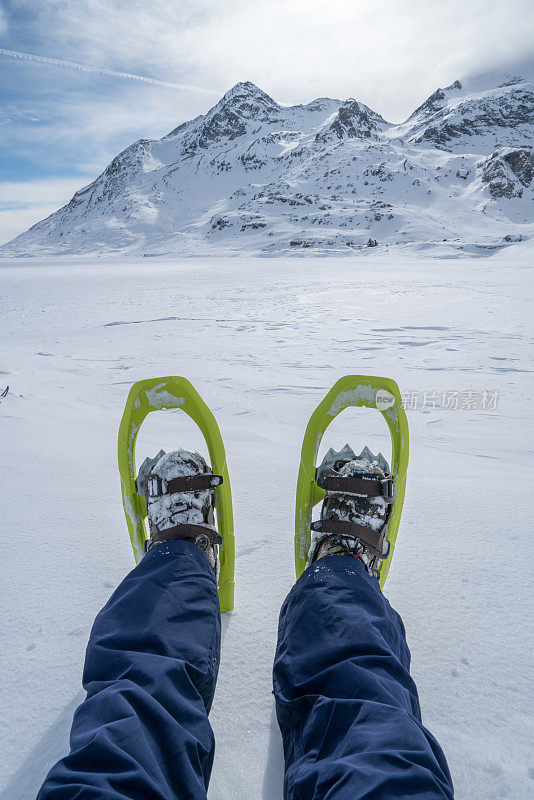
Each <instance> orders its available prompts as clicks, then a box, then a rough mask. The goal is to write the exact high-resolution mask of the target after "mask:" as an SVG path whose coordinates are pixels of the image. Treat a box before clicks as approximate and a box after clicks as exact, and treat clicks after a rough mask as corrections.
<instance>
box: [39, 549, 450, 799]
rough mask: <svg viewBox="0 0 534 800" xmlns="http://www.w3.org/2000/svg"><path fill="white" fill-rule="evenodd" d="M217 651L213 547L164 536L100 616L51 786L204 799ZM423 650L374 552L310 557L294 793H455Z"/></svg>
mask: <svg viewBox="0 0 534 800" xmlns="http://www.w3.org/2000/svg"><path fill="white" fill-rule="evenodd" d="M219 651H220V613H219V603H218V597H217V588H216V584H215V579H214V575H213V571H212V569H211V566H210V564H209V562H208V559H207V557H206V555H205V554H204V553H203V552H202V551H201V550H200V549H199V548H198V547H197V546H196V545H194V544H191V543H190V542H184V541H177V542H168V543H165V544H159V545H157V546H156V547H153V548H152V549H151V550H150V552H149V553H148V554H147V555H146V556H145V557H144V558H143V560H142V561H141V562H140V564H139V565H138V566H137V567H136V568H135V569H134V570H133V571H132V572H131V573H130V574H129V575H128V576H127V577H126V578H125V579H124V581H123V582H122V583H121V585H120V586H119V587H118V588H117V590H116V591H115V593H114V594H113V595H112V597H111V598H110V600H109V602H108V603H107V604H106V606H105V607H104V608H103V609H102V611H101V612H100V613H99V615H98V616H97V618H96V621H95V624H94V626H93V630H92V632H91V637H90V640H89V644H88V647H87V655H86V661H85V669H84V676H83V684H84V687H85V689H86V691H87V698H86V700H85V701H84V702H83V703H82V704H81V706H80V707H79V708H78V709H77V711H76V713H75V715H74V720H73V724H72V731H71V740H70V747H71V751H70V754H69V755H68V756H66V757H65V758H63V759H62V760H61V761H59V762H58V763H57V764H56V765H55V766H54V767H53V768H52V769H51V771H50V772H49V774H48V777H47V778H46V780H45V782H44V784H43V786H42V788H41V791H40V793H39V796H38V800H97V799H98V800H206V791H207V787H208V782H209V778H210V773H211V768H212V764H213V753H214V738H213V732H212V729H211V726H210V723H209V721H208V712H209V710H210V707H211V703H212V699H213V694H214V691H215V683H216V680H217V670H218V665H219ZM409 660H410V654H409V650H408V647H407V645H406V641H405V638H404V627H403V624H402V622H401V619H400V617H399V616H398V614H397V613H396V612H395V611H393V609H392V608H391V606H390V605H389V603H388V601H387V600H386V599H385V598H384V596H383V595H382V593H381V592H380V590H379V588H378V583H377V581H376V580H375V579H374V578H371V577H370V576H369V575H368V573H367V572H366V570H365V568H364V566H363V564H362V563H361V562H359V561H356V560H354V559H352V558H348V557H346V556H327V557H326V558H323V559H321V560H320V561H319V562H318V563H316V564H313V565H312V566H311V567H309V568H308V569H307V570H306V572H305V573H304V574H303V575H302V577H301V578H300V579H299V580H298V581H297V583H296V584H295V586H294V587H293V589H292V590H291V592H290V593H289V596H288V598H287V599H286V601H285V603H284V605H283V608H282V611H281V614H280V626H279V637H278V647H277V652H276V658H275V663H274V689H275V696H276V707H277V714H278V721H279V724H280V728H281V731H282V737H283V741H284V753H285V792H284V794H285V797H286V798H288V799H289V798H290V799H291V800H364V798H365V800H371V798H372V800H386V798H387V800H398V798H419V800H431V799H432V800H435V799H437V798H452V795H453V790H452V783H451V778H450V775H449V771H448V768H447V763H446V761H445V757H444V755H443V753H442V751H441V749H440V747H439V745H438V744H437V742H436V740H435V739H434V738H433V737H432V736H431V734H430V733H429V732H428V731H427V730H426V729H425V728H424V727H423V725H422V724H421V715H420V710H419V703H418V699H417V690H416V687H415V685H414V683H413V681H412V679H411V678H410V674H409ZM247 800H248V799H247Z"/></svg>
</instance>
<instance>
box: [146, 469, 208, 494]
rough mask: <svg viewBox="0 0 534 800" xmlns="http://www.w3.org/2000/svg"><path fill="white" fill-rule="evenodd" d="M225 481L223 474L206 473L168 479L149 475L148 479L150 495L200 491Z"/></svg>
mask: <svg viewBox="0 0 534 800" xmlns="http://www.w3.org/2000/svg"><path fill="white" fill-rule="evenodd" d="M222 482H223V479H222V475H212V474H211V472H210V473H207V472H206V473H204V474H202V475H185V476H184V477H182V478H173V479H172V480H170V481H166V480H165V479H164V478H160V477H159V475H149V476H148V481H147V493H148V497H161V496H162V495H164V494H174V493H175V492H198V491H200V490H201V489H215V488H216V487H217V486H220V485H221V483H222Z"/></svg>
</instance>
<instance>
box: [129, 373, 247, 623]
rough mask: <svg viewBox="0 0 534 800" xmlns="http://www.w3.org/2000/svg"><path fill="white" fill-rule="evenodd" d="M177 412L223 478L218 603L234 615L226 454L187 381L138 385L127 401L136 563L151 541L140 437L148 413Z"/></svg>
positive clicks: (218, 497)
mask: <svg viewBox="0 0 534 800" xmlns="http://www.w3.org/2000/svg"><path fill="white" fill-rule="evenodd" d="M172 408H179V409H181V410H182V411H184V412H185V413H186V414H187V415H188V416H189V417H191V419H192V420H193V421H194V422H195V423H196V424H197V425H198V427H199V428H200V430H201V432H202V434H203V436H204V439H205V440H206V445H207V447H208V452H209V457H210V462H211V467H212V469H213V472H214V473H216V474H218V475H221V476H222V478H223V483H222V485H221V486H218V487H217V488H216V489H215V512H216V514H217V528H218V531H219V533H220V535H221V536H222V539H223V544H222V546H221V548H220V552H219V559H220V563H221V571H220V576H219V602H220V605H221V611H231V610H232V609H233V607H234V560H235V541H234V521H233V512H232V492H231V489H230V478H229V476H228V468H227V466H226V453H225V450H224V444H223V440H222V437H221V433H220V431H219V426H218V425H217V422H216V420H215V417H214V416H213V414H212V412H211V411H210V409H209V408H208V406H207V405H206V403H205V402H204V401H203V400H202V398H201V397H200V395H199V394H198V392H197V391H196V389H195V388H194V386H193V385H192V384H191V383H190V382H189V381H188V380H186V378H180V377H175V376H169V377H166V378H149V379H147V380H143V381H138V382H137V383H134V385H133V386H132V388H131V389H130V392H129V394H128V399H127V400H126V406H125V408H124V413H123V415H122V419H121V423H120V427H119V441H118V455H119V473H120V478H121V489H122V504H123V507H124V513H125V515H126V524H127V525H128V532H129V534H130V540H131V543H132V548H133V551H134V557H135V562H136V564H137V563H139V561H140V560H141V558H142V557H143V555H144V553H145V540H146V539H147V532H146V528H145V522H144V520H145V517H146V515H147V506H146V500H145V498H144V497H143V496H142V495H141V494H139V493H138V491H137V485H136V476H137V471H136V466H135V443H136V440H137V434H138V433H139V430H140V428H141V425H142V424H143V422H144V420H145V419H146V417H147V416H148V414H150V413H151V412H153V411H161V410H162V409H172Z"/></svg>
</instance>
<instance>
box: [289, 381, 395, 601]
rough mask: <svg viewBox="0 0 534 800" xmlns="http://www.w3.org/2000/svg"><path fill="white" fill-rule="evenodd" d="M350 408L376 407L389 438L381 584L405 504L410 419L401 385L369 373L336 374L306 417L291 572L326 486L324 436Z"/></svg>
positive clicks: (304, 551) (299, 561) (300, 559)
mask: <svg viewBox="0 0 534 800" xmlns="http://www.w3.org/2000/svg"><path fill="white" fill-rule="evenodd" d="M349 406H365V407H367V408H376V409H378V410H379V411H380V412H381V414H382V416H383V417H384V419H385V420H386V423H387V426H388V428H389V433H390V436H391V450H392V453H391V474H392V476H393V504H392V508H391V514H390V515H389V518H388V521H387V523H386V524H387V531H386V539H387V540H388V542H389V553H388V555H387V557H386V558H385V559H384V561H383V562H382V566H381V569H380V587H381V588H382V587H383V586H384V583H385V581H386V578H387V574H388V571H389V567H390V564H391V559H392V557H393V551H394V549H395V541H396V539H397V533H398V530H399V524H400V519H401V514H402V506H403V503H404V493H405V489H406V472H407V469H408V452H409V434H408V420H407V419H406V414H405V411H404V408H403V407H402V402H401V396H400V392H399V387H398V386H397V384H396V383H395V381H394V380H392V379H391V378H377V377H374V376H371V375H346V376H345V377H344V378H340V380H339V381H337V383H336V384H334V386H333V387H332V388H331V389H330V391H329V392H328V394H327V395H326V397H324V399H323V400H322V401H321V402H320V403H319V405H318V406H317V408H316V409H315V411H314V412H313V414H312V415H311V417H310V420H309V422H308V426H307V428H306V433H305V435H304V441H303V443H302V451H301V457H300V468H299V476H298V481H297V500H296V509H295V572H296V575H297V578H299V577H300V575H301V574H302V572H303V571H304V569H305V567H306V560H307V556H308V550H309V548H310V540H311V533H310V531H311V522H312V511H313V508H314V506H316V505H317V503H320V502H321V501H322V500H323V498H324V496H325V491H324V489H322V488H320V487H319V486H318V485H317V483H316V482H315V475H316V468H317V455H318V453H319V447H320V445H321V440H322V438H323V435H324V433H325V431H326V429H327V428H328V426H329V425H330V423H331V422H332V420H333V419H334V418H335V417H337V415H338V414H340V413H341V411H344V410H345V409H346V408H348V407H349Z"/></svg>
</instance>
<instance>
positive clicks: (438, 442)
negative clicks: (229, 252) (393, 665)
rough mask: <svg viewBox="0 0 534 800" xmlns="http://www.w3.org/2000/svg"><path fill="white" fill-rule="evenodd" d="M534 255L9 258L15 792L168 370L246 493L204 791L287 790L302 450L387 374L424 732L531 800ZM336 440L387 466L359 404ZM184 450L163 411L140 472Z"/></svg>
mask: <svg viewBox="0 0 534 800" xmlns="http://www.w3.org/2000/svg"><path fill="white" fill-rule="evenodd" d="M325 102H326V101H325ZM266 113H267V112H266ZM284 113H285V111H284ZM295 113H296V112H295ZM303 113H304V112H303ZM532 256H533V253H532V249H530V245H529V243H519V244H517V245H516V246H515V247H514V248H510V249H508V250H506V251H502V252H498V253H496V254H495V255H493V256H492V257H491V258H487V259H484V260H480V261H477V260H467V259H465V258H460V259H458V260H455V261H451V260H446V261H439V260H436V259H427V258H425V257H424V256H421V255H419V256H418V257H414V256H409V255H406V254H404V255H403V254H402V253H399V252H397V253H395V254H392V253H390V254H389V256H386V255H384V254H381V253H379V252H377V251H376V250H370V251H368V256H367V257H365V258H357V259H354V258H353V259H343V260H340V259H328V258H327V259H320V260H309V259H308V260H305V261H303V260H299V259H284V258H280V259H277V260H274V261H269V262H265V261H260V262H258V261H257V260H252V259H246V258H239V259H237V258H234V259H228V258H227V259H222V260H214V259H211V260H210V259H200V258H199V259H194V260H187V259H184V260H176V259H174V260H165V259H161V260H157V261H153V260H148V261H147V260H146V259H144V260H133V259H130V260H125V259H122V260H121V259H115V260H108V261H106V260H89V259H86V260H84V259H80V258H78V259H71V260H65V261H62V262H61V263H58V262H57V261H54V260H34V261H33V262H21V261H18V262H16V263H14V262H13V261H3V262H0V283H1V294H0V296H1V304H2V313H1V316H0V336H1V337H2V343H3V346H2V348H1V351H0V352H1V353H2V355H1V360H0V392H1V390H2V389H4V388H5V386H7V385H9V392H8V394H7V396H6V397H5V398H0V417H1V427H2V453H3V463H4V470H3V477H2V481H1V484H0V497H1V503H2V513H3V522H4V525H3V530H4V540H3V545H4V546H3V552H2V558H1V559H0V582H1V585H2V615H3V636H4V638H3V646H2V648H1V649H0V671H1V674H2V684H1V705H2V716H1V723H2V728H1V738H2V741H1V744H0V748H1V752H2V756H3V757H2V762H1V770H2V786H3V792H2V793H1V798H2V800H28V798H31V797H33V796H34V795H35V793H36V791H37V788H38V786H39V784H40V782H41V780H42V779H43V777H44V775H45V773H46V771H47V769H48V767H49V766H50V765H51V763H52V762H53V761H54V760H55V759H56V758H58V757H59V756H60V755H62V754H63V753H64V752H65V750H66V748H67V737H68V730H69V726H70V721H71V718H72V713H73V711H74V708H75V706H76V705H77V704H78V703H79V702H80V701H81V700H82V698H83V692H82V691H81V687H80V680H81V670H82V664H83V656H84V649H85V644H86V641H87V638H88V634H89V630H90V626H91V623H92V620H93V618H94V615H95V614H96V612H97V611H98V609H99V608H100V607H101V606H102V605H103V604H104V602H105V601H106V600H107V598H108V596H109V595H110V593H111V592H112V590H113V588H114V587H115V586H116V585H117V584H118V583H119V581H120V580H121V578H122V577H123V576H124V575H125V574H126V572H127V571H128V570H129V569H130V568H131V566H132V565H133V556H132V551H131V547H130V543H129V539H128V533H127V529H126V523H125V519H124V514H123V510H122V504H121V497H120V483H119V476H118V469H117V465H116V460H117V456H116V437H117V430H118V425H119V420H120V417H121V414H122V410H123V407H124V403H125V401H126V397H127V394H128V390H129V388H130V386H131V384H132V383H133V382H134V381H135V380H139V379H141V378H146V377H153V376H158V375H165V376H166V375H171V374H176V375H184V376H186V377H187V378H189V379H190V380H191V381H192V382H193V383H194V385H195V387H196V388H197V389H198V391H199V392H200V394H201V395H202V396H203V398H204V399H205V400H206V402H207V403H208V404H209V405H210V406H211V408H212V410H213V411H214V413H215V415H216V417H217V420H218V422H219V425H220V428H221V432H222V434H223V437H224V440H225V445H226V449H227V455H228V466H229V471H230V478H231V482H232V490H233V498H234V509H235V528H236V544H237V561H236V581H237V583H236V609H235V612H234V613H232V614H229V615H226V616H225V619H224V640H223V653H222V656H223V658H222V666H221V672H220V679H219V684H218V689H217V693H216V696H215V702H214V707H213V712H212V716H211V719H212V722H213V725H214V728H215V733H216V738H217V752H216V761H215V768H214V773H213V779H212V784H211V788H210V798H211V800H222V798H224V800H232V799H235V800H251V798H263V800H281V797H282V788H281V787H282V770H283V764H282V755H281V742H280V737H279V733H278V729H277V725H276V721H275V718H274V713H273V698H272V695H271V693H270V690H271V664H272V657H273V653H274V646H275V638H276V627H277V615H278V611H279V608H280V605H281V603H282V601H283V599H284V596H285V594H286V592H287V591H288V590H289V588H290V587H291V585H292V583H293V580H294V572H293V531H294V528H293V526H294V493H295V485H296V478H297V473H298V465H299V456H300V446H301V442H302V436H303V434H304V430H305V426H306V423H307V420H308V417H309V415H310V413H311V412H312V411H313V409H314V408H315V406H316V405H317V403H318V402H319V401H320V400H321V399H322V397H323V396H324V394H325V393H326V391H327V390H328V389H329V388H330V387H331V385H332V384H333V383H334V382H335V381H336V380H337V379H338V378H339V377H340V376H342V375H344V374H347V373H352V374H358V373H360V374H362V373H363V374H366V373H367V374H374V375H386V376H391V377H393V378H395V379H396V380H397V382H398V384H399V386H400V388H401V391H402V392H403V393H404V395H405V398H406V401H407V404H408V407H407V415H408V420H409V424H410V438H411V452H410V465H409V469H408V481H407V495H406V502H405V506H404V513H403V520H402V523H401V527H400V531H399V538H398V544H397V548H396V552H395V557H394V560H393V564H392V568H391V571H390V574H389V577H388V581H387V584H386V595H387V596H388V598H389V599H390V601H391V602H392V604H393V605H394V606H395V607H396V608H397V609H398V611H399V612H400V613H401V614H402V616H403V618H404V621H405V623H406V628H407V635H408V641H409V644H410V647H411V650H412V656H413V675H414V677H415V680H416V681H417V684H418V687H419V691H420V695H421V703H422V708H423V719H424V722H425V723H426V724H427V726H428V727H429V728H430V729H431V730H432V731H433V733H435V735H436V736H437V737H438V739H439V740H440V741H441V743H442V745H443V747H444V749H445V752H446V754H447V757H448V759H449V762H450V766H451V770H452V774H453V778H454V781H455V784H456V793H457V797H458V798H459V800H460V799H461V800H497V799H499V800H503V798H506V799H507V800H524V798H526V797H527V796H529V793H530V791H531V789H532V768H533V767H534V765H533V764H532V763H531V762H530V761H529V748H530V745H531V741H532V738H531V733H529V731H528V727H527V726H528V720H529V712H530V717H531V706H529V703H530V700H529V695H530V696H531V695H532V684H531V682H530V680H529V671H528V670H529V660H530V658H531V653H532V649H533V648H532V644H533V642H532V629H531V625H530V622H531V619H532V605H531V602H530V597H531V595H530V590H529V578H528V573H529V565H530V560H531V524H530V511H529V509H530V507H531V504H532V490H531V487H532V477H531V476H532V467H533V459H532V441H533V423H532V402H533V381H532V375H533V372H532V369H533V368H532V335H531V333H530V332H529V320H530V318H531V302H532V300H531V295H532V292H531V289H532V272H531V266H532ZM266 265H267V266H268V268H265V267H266ZM425 393H426V394H425ZM484 393H486V394H484ZM455 397H456V405H457V406H458V407H455V400H454V398H455ZM345 442H349V444H351V446H352V447H353V448H355V449H356V448H361V447H363V445H369V447H370V448H371V449H372V450H373V452H378V451H379V450H381V451H382V452H383V453H384V455H385V456H386V458H388V457H389V449H388V434H387V429H386V426H385V424H384V421H383V420H382V418H381V416H380V415H379V414H378V413H374V412H372V411H370V410H366V409H351V410H348V411H345V412H344V413H343V414H341V415H340V416H339V417H338V418H336V419H335V420H334V422H333V423H332V425H331V428H330V429H329V432H328V435H326V436H325V437H324V440H323V444H322V448H321V452H320V454H319V455H320V458H321V457H322V455H323V454H324V453H325V452H326V451H327V449H328V447H329V446H331V445H333V446H334V447H336V448H339V447H340V446H342V445H343V444H344V443H345ZM180 446H181V447H185V448H187V449H191V450H198V451H199V452H202V453H204V454H206V450H205V448H204V447H203V446H202V441H201V438H200V434H199V433H198V432H197V431H196V429H195V427H194V425H193V423H192V422H191V421H190V420H189V418H188V417H186V415H185V414H183V413H182V412H181V411H180V410H176V411H174V412H164V411H162V412H158V414H153V415H150V416H149V418H148V419H147V421H146V423H145V425H144V426H143V428H142V429H141V431H140V434H139V440H138V447H137V463H138V465H139V464H140V463H141V461H142V460H143V458H144V457H145V456H146V455H151V456H153V455H155V453H157V452H158V451H159V450H160V448H164V449H165V450H167V451H168V450H170V449H174V448H177V447H180ZM356 452H359V449H356Z"/></svg>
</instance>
